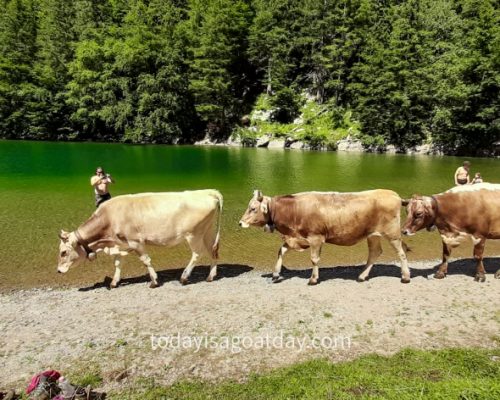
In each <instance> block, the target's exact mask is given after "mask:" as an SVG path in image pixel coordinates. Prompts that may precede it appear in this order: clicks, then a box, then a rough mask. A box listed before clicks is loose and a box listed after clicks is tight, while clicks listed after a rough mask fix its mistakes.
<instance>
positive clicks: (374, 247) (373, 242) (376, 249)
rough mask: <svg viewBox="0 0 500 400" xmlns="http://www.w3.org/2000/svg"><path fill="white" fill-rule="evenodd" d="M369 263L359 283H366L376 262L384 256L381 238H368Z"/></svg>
mask: <svg viewBox="0 0 500 400" xmlns="http://www.w3.org/2000/svg"><path fill="white" fill-rule="evenodd" d="M367 241H368V261H367V262H366V266H365V268H364V269H363V271H362V272H361V274H359V276H358V282H364V281H366V278H368V275H369V274H370V271H371V269H372V267H373V264H374V263H375V260H376V259H377V258H378V257H379V256H380V255H381V254H382V246H381V245H380V236H375V235H374V236H368V238H367Z"/></svg>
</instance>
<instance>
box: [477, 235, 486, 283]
mask: <svg viewBox="0 0 500 400" xmlns="http://www.w3.org/2000/svg"><path fill="white" fill-rule="evenodd" d="M485 243H486V239H481V241H480V242H479V243H477V244H476V245H475V246H474V259H475V260H476V261H477V266H476V276H475V277H474V280H475V281H476V282H484V281H485V280H486V275H485V273H486V271H485V270H484V265H483V252H484V245H485Z"/></svg>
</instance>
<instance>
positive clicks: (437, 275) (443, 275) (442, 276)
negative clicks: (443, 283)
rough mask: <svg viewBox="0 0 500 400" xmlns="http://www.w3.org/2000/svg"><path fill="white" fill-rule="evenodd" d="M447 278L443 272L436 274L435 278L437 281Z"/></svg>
mask: <svg viewBox="0 0 500 400" xmlns="http://www.w3.org/2000/svg"><path fill="white" fill-rule="evenodd" d="M445 276H446V275H445V274H443V273H442V272H436V273H435V274H434V278H435V279H444V277H445Z"/></svg>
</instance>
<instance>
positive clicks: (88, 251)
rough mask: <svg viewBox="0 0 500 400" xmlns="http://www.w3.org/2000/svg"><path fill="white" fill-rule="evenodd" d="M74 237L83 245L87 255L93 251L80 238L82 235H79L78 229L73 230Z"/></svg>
mask: <svg viewBox="0 0 500 400" xmlns="http://www.w3.org/2000/svg"><path fill="white" fill-rule="evenodd" d="M75 237H76V241H77V243H78V244H79V245H80V246H82V247H83V249H84V250H85V253H87V257H88V256H89V254H90V253H93V251H92V249H91V248H90V247H89V243H88V242H87V241H86V240H85V239H83V238H82V235H80V232H79V231H78V229H77V230H76V231H75Z"/></svg>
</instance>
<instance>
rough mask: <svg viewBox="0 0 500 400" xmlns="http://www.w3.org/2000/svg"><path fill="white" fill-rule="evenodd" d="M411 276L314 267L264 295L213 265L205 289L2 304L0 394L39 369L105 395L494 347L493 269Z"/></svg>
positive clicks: (425, 268)
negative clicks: (93, 376) (99, 380)
mask: <svg viewBox="0 0 500 400" xmlns="http://www.w3.org/2000/svg"><path fill="white" fill-rule="evenodd" d="M411 265H412V282H411V283H410V284H408V285H403V284H401V283H400V282H399V268H398V267H396V266H395V265H375V267H374V269H373V270H372V278H371V280H369V281H368V282H365V283H357V282H356V281H355V279H356V277H357V275H358V274H359V271H360V268H359V266H358V267H336V268H322V269H321V270H320V284H319V285H317V286H315V287H310V286H307V279H308V278H309V275H310V270H303V271H292V270H285V271H284V274H283V275H284V277H285V279H284V280H283V281H282V282H281V283H278V284H271V283H270V279H269V277H268V275H263V274H262V273H261V272H257V271H253V270H251V268H249V267H245V266H236V265H233V266H231V265H223V266H220V267H219V279H218V280H216V281H214V282H212V283H207V282H204V281H203V279H204V278H205V277H206V275H207V273H208V269H207V268H206V267H202V268H197V269H195V270H194V272H193V275H192V284H190V285H187V286H181V285H180V284H179V283H178V281H177V279H178V277H179V275H180V271H172V272H168V273H164V274H163V275H162V276H161V277H160V278H161V280H162V281H163V282H164V283H163V285H162V286H161V287H160V288H157V289H149V288H148V282H147V279H146V278H145V277H140V278H135V279H128V280H124V281H123V282H122V285H121V286H120V287H119V288H117V289H114V290H108V289H106V288H105V287H104V283H102V284H96V285H95V286H93V287H88V288H73V289H52V290H51V289H43V290H41V289H34V290H24V291H15V292H11V293H4V294H1V295H0V332H1V335H0V349H1V350H0V358H1V362H2V364H3V366H2V368H0V389H1V388H2V387H7V386H10V387H12V386H14V387H17V388H22V387H24V385H25V383H26V382H27V381H28V379H29V377H30V376H31V375H32V374H34V373H35V372H37V371H40V370H42V369H44V368H55V369H58V370H61V371H63V372H65V373H67V374H68V373H69V374H71V373H72V372H73V373H76V372H77V371H86V370H87V371H90V370H99V371H100V374H101V375H102V376H103V377H104V384H103V385H104V388H105V389H110V388H112V387H116V386H118V385H126V384H131V383H133V382H135V380H136V379H137V378H141V377H154V379H155V380H156V381H158V382H161V383H166V384H170V383H173V382H175V381H177V380H179V379H192V378H200V379H208V380H221V379H226V378H236V379H241V378H245V377H246V376H248V374H249V373H251V372H255V371H264V370H267V369H270V368H274V367H278V366H283V365H288V364H291V363H294V362H297V361H301V360H305V359H308V358H313V357H326V358H329V359H331V360H336V361H341V360H347V359H352V358H355V357H356V356H358V355H360V354H364V353H373V352H377V353H381V354H390V353H393V352H396V351H397V350H399V349H401V348H403V347H415V348H425V349H433V348H439V347H450V346H481V347H495V346H498V345H499V344H500V296H499V293H500V280H496V279H494V278H493V275H492V274H493V273H494V272H495V271H496V270H497V269H498V265H499V263H498V259H494V258H491V259H488V260H486V262H485V266H486V269H487V272H488V274H487V280H486V282H485V283H477V282H474V281H473V278H472V276H473V273H474V270H475V267H474V263H473V260H470V259H469V260H464V261H463V260H462V261H454V262H452V263H451V264H450V267H449V272H450V275H449V276H448V277H447V278H446V279H444V280H435V279H433V278H432V273H433V269H434V267H435V266H436V265H437V261H428V262H412V263H411ZM152 336H153V337H152ZM167 336H169V337H171V338H172V337H173V339H172V340H170V339H169V340H170V341H169V342H168V341H167ZM178 342H180V343H178ZM155 346H156V348H154V347H155Z"/></svg>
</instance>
